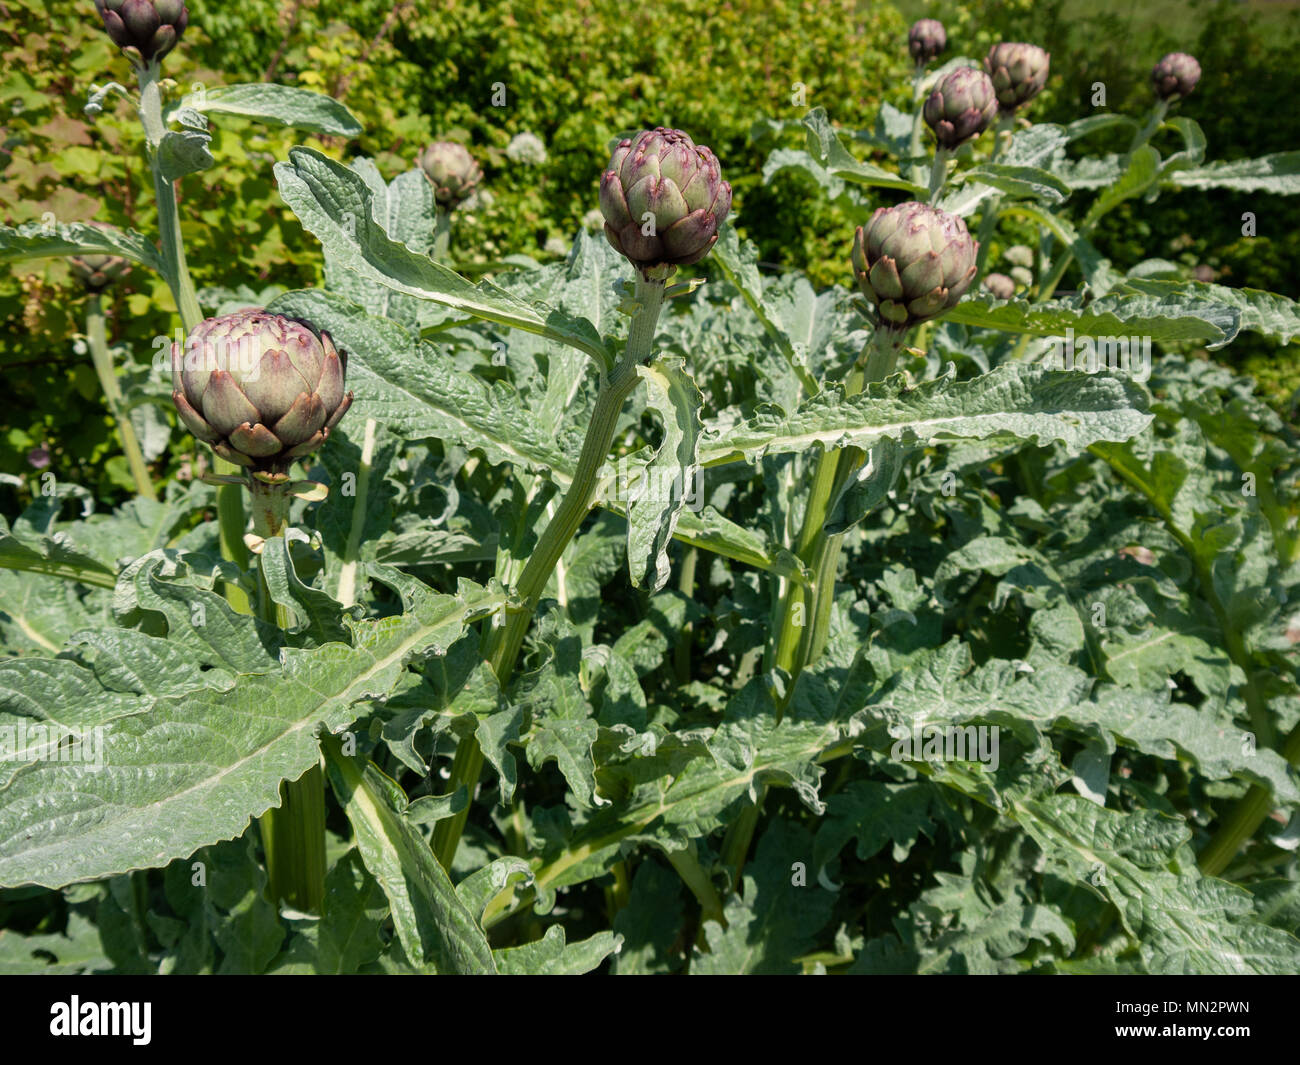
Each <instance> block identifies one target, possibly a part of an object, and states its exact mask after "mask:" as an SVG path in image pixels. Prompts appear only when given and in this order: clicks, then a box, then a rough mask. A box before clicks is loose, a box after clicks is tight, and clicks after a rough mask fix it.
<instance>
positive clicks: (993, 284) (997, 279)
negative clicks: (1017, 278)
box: [984, 274, 1016, 300]
mask: <svg viewBox="0 0 1300 1065" xmlns="http://www.w3.org/2000/svg"><path fill="white" fill-rule="evenodd" d="M984 287H985V289H987V290H988V292H989V295H991V296H992V297H993V298H994V299H999V300H1009V299H1011V298H1012V297H1013V296H1014V295H1015V294H1016V283H1015V282H1014V281H1012V280H1011V278H1009V277H1007V275H1006V274H989V275H988V276H987V277H986V278H985V279H984Z"/></svg>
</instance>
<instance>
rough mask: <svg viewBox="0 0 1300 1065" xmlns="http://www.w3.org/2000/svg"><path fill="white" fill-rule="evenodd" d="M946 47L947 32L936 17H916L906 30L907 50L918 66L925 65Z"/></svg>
mask: <svg viewBox="0 0 1300 1065" xmlns="http://www.w3.org/2000/svg"><path fill="white" fill-rule="evenodd" d="M947 47H948V34H947V32H946V31H945V30H944V28H943V23H942V22H940V21H939V20H938V19H932V18H923V19H918V20H917V21H916V22H914V23H912V28H911V29H910V30H908V32H907V50H908V52H909V53H911V56H912V58H913V59H914V60H915V61H916V65H917V66H918V67H923V66H925V64H926V63H928V62H930V60H931V59H933V58H934V57H935V56H937V55H938V54H939V53H940V52H942V51H943V50H944V49H945V48H947Z"/></svg>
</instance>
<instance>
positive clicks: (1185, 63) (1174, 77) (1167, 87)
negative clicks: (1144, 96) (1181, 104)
mask: <svg viewBox="0 0 1300 1065" xmlns="http://www.w3.org/2000/svg"><path fill="white" fill-rule="evenodd" d="M1200 80H1201V64H1200V63H1198V62H1197V61H1196V57H1195V56H1190V55H1188V54H1187V53H1186V52H1170V53H1169V54H1168V55H1167V56H1165V57H1164V58H1163V59H1161V60H1160V62H1159V63H1157V64H1156V65H1155V67H1154V69H1152V71H1151V84H1152V85H1153V86H1154V87H1155V90H1156V95H1157V96H1158V97H1160V99H1162V100H1167V101H1169V102H1170V103H1173V102H1174V101H1175V100H1181V99H1182V98H1183V97H1184V96H1186V95H1187V94H1188V93H1190V92H1191V91H1192V90H1193V89H1194V88H1196V83H1197V82H1198V81H1200Z"/></svg>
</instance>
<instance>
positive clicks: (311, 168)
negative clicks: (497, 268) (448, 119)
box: [275, 148, 610, 368]
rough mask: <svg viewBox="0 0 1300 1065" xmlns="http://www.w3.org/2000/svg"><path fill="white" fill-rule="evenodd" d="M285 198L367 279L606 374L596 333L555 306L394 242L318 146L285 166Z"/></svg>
mask: <svg viewBox="0 0 1300 1065" xmlns="http://www.w3.org/2000/svg"><path fill="white" fill-rule="evenodd" d="M275 173H276V178H277V179H278V181H279V183H280V195H281V196H283V197H284V200H285V202H286V203H287V204H289V206H290V207H291V208H292V209H293V211H294V213H295V214H296V215H297V216H298V218H299V219H300V220H301V221H302V223H303V225H304V227H305V228H306V229H307V230H308V231H309V232H310V233H312V235H313V236H315V237H316V238H317V239H318V240H320V241H321V242H322V244H323V245H324V246H325V247H326V249H327V250H328V252H329V253H330V254H331V255H334V256H335V257H336V258H337V260H338V261H339V262H340V263H342V264H345V265H346V266H347V267H348V268H349V269H352V270H355V271H357V272H358V273H359V274H361V275H362V276H363V277H367V278H370V279H371V280H373V281H377V282H378V283H379V284H382V285H387V286H388V287H389V288H394V289H396V290H397V291H399V292H405V293H407V294H408V295H412V296H417V297H419V298H420V299H425V300H431V301H433V302H434V303H440V304H442V305H443V306H446V307H450V308H452V309H453V310H456V311H460V312H461V313H463V314H466V315H469V316H472V317H475V318H481V319H484V320H486V321H489V322H497V323H498V324H500V325H504V326H508V327H509V328H512V329H522V330H524V331H525V332H528V333H535V334H537V335H539V336H544V337H547V338H548V339H551V340H555V341H558V342H559V343H562V344H568V345H570V346H572V347H576V348H578V349H579V350H580V351H584V352H586V353H587V354H588V355H590V356H591V357H592V358H593V359H594V360H595V361H596V363H597V365H599V366H601V367H603V368H609V366H610V356H609V353H608V351H607V350H606V348H605V344H604V341H603V339H602V338H601V337H600V334H598V333H597V332H596V330H595V327H593V326H592V324H591V323H590V322H588V321H586V320H585V319H580V318H575V317H573V316H571V315H569V314H566V313H564V312H563V311H560V310H558V309H555V308H549V307H537V306H530V305H529V304H527V303H524V302H523V301H521V300H518V299H516V298H514V297H512V296H510V295H508V294H507V293H506V292H504V291H503V290H501V289H500V288H497V287H496V286H494V285H492V284H491V283H489V282H486V281H484V282H480V283H479V284H478V285H474V284H472V283H470V282H469V281H467V280H466V279H465V278H463V277H461V276H460V275H459V274H457V273H455V272H454V271H452V270H449V269H447V268H446V267H445V266H441V265H439V264H438V263H435V262H434V261H433V260H432V259H430V258H429V257H428V256H426V255H420V254H418V253H416V252H413V251H411V250H410V249H409V248H407V247H406V246H405V245H403V244H399V243H398V242H397V241H395V240H393V239H392V238H391V237H390V236H389V235H388V234H387V233H386V232H385V231H384V229H383V227H382V226H381V225H379V223H378V222H377V221H376V220H375V218H374V215H373V209H372V206H371V203H372V200H373V198H374V196H373V193H372V192H371V191H370V189H369V188H367V187H366V184H365V182H364V181H363V180H362V179H361V177H360V176H358V175H357V174H355V173H353V172H352V171H351V170H348V169H347V168H346V167H344V166H343V165H342V164H340V163H336V162H334V161H333V160H332V159H329V158H327V157H326V156H324V155H322V154H321V153H319V152H316V151H313V150H312V149H310V148H292V149H290V151H289V161H288V162H287V163H277V164H276V167H275Z"/></svg>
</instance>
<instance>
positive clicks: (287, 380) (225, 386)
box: [172, 308, 352, 484]
mask: <svg viewBox="0 0 1300 1065" xmlns="http://www.w3.org/2000/svg"><path fill="white" fill-rule="evenodd" d="M345 370H346V355H345V354H343V353H341V352H339V351H337V350H336V349H335V347H334V344H333V342H332V341H331V340H330V335H329V334H328V333H324V332H318V331H317V330H316V329H315V327H313V326H311V325H309V324H308V323H307V322H303V321H299V320H297V319H294V318H285V317H282V316H281V315H278V314H269V313H268V312H266V311H265V310H262V309H260V308H254V309H250V310H243V311H236V312H235V313H234V314H226V315H222V316H221V317H220V318H209V319H208V320H207V321H205V322H202V323H200V324H199V325H198V327H197V328H195V329H194V331H193V332H192V333H191V334H190V337H189V341H188V343H187V344H186V346H185V351H184V353H182V351H181V347H180V345H179V344H173V345H172V387H173V389H174V391H173V392H172V402H174V403H175V404H176V410H177V412H178V413H179V414H180V417H181V420H182V421H183V422H184V423H185V425H186V427H187V428H188V429H189V430H190V432H192V433H193V434H194V435H195V436H196V437H197V438H198V439H200V440H202V441H203V442H204V443H205V444H210V445H211V446H212V450H213V451H215V452H216V453H217V454H218V455H220V456H221V457H222V458H224V459H226V460H227V461H229V462H233V463H235V464H236V465H238V466H242V467H245V468H246V469H247V470H248V471H249V472H250V473H251V474H252V476H254V477H256V478H257V479H258V480H260V481H263V482H265V483H268V484H275V483H279V482H282V481H286V480H288V469H289V466H290V464H291V463H292V462H293V460H294V459H297V458H300V457H302V456H303V455H307V454H310V453H311V452H313V451H315V450H316V449H317V448H319V447H320V446H321V444H323V443H324V442H325V440H326V439H327V438H328V437H329V434H330V431H331V430H332V429H333V428H334V426H336V425H337V424H338V423H339V419H340V418H342V417H343V415H344V414H346V413H347V410H348V408H349V407H350V406H351V405H352V393H351V392H344V391H343V384H344V374H345Z"/></svg>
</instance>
